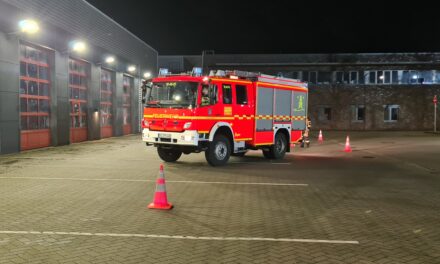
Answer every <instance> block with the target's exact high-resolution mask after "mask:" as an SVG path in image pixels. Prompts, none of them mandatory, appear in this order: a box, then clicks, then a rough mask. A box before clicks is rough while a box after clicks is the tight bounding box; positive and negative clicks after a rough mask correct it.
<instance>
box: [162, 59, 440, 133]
mask: <svg viewBox="0 0 440 264" xmlns="http://www.w3.org/2000/svg"><path fill="white" fill-rule="evenodd" d="M193 66H203V67H204V69H205V71H206V72H207V71H208V70H210V69H237V70H247V71H254V72H262V73H266V74H272V75H282V76H284V77H290V78H295V79H300V80H303V81H307V82H309V88H310V97H309V107H310V108H309V116H310V118H311V120H312V122H313V127H314V128H315V129H334V130H432V129H433V117H434V108H433V103H432V99H433V96H434V95H435V94H437V95H440V53H392V54H390V53H384V54H380V53H370V54H264V55H246V54H238V55H223V54H214V53H213V52H205V53H204V54H203V56H159V67H161V68H168V69H169V70H170V71H172V72H181V71H187V70H190V69H191V68H192V67H193ZM438 123H439V122H438Z"/></svg>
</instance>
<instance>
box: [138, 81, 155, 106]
mask: <svg viewBox="0 0 440 264" xmlns="http://www.w3.org/2000/svg"><path fill="white" fill-rule="evenodd" d="M151 88H153V86H152V85H151V83H148V82H146V81H144V82H142V86H141V89H142V103H143V104H145V103H147V97H148V92H150V94H151Z"/></svg>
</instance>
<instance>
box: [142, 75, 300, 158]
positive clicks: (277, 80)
mask: <svg viewBox="0 0 440 264" xmlns="http://www.w3.org/2000/svg"><path fill="white" fill-rule="evenodd" d="M142 91H143V102H144V119H143V121H142V128H143V131H142V140H143V141H145V142H146V144H147V146H151V145H153V146H155V147H157V152H158V154H159V157H160V158H161V159H162V160H164V161H166V162H174V161H177V160H178V159H179V158H180V156H181V155H182V153H183V154H190V153H199V152H202V151H204V152H205V156H206V160H207V161H208V163H209V164H210V165H212V166H220V165H224V164H226V163H227V161H228V160H229V157H230V156H231V155H233V156H244V155H245V153H246V152H247V151H248V150H258V149H260V150H262V151H263V155H264V157H266V158H268V159H282V158H284V156H285V153H286V152H289V151H290V146H291V143H297V142H299V141H301V140H302V139H303V136H304V134H305V133H306V132H307V130H308V127H307V101H308V88H307V84H306V83H304V82H300V81H298V80H294V79H289V78H283V77H275V76H269V75H264V74H260V73H252V72H244V71H223V70H216V71H211V72H210V74H209V75H208V76H202V75H201V69H199V70H197V69H195V70H193V71H192V72H191V73H186V74H176V75H173V74H169V73H167V70H165V69H161V70H160V73H159V76H158V77H157V78H153V79H151V80H146V81H144V82H143V86H142Z"/></svg>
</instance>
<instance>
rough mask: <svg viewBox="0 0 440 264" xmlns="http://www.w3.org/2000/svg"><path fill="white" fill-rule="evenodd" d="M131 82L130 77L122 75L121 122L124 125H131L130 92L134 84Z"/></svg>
mask: <svg viewBox="0 0 440 264" xmlns="http://www.w3.org/2000/svg"><path fill="white" fill-rule="evenodd" d="M133 83H134V80H133V78H132V77H130V76H125V75H124V77H123V80H122V111H123V112H122V124H123V125H124V126H131V93H132V90H133V86H134V85H133ZM125 134H128V133H125Z"/></svg>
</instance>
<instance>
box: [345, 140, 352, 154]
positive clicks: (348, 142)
mask: <svg viewBox="0 0 440 264" xmlns="http://www.w3.org/2000/svg"><path fill="white" fill-rule="evenodd" d="M344 151H345V152H351V147H350V138H349V137H348V136H347V139H346V140H345V149H344Z"/></svg>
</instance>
